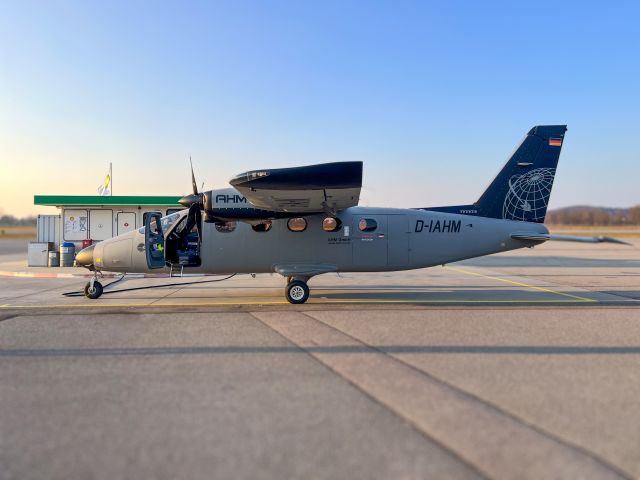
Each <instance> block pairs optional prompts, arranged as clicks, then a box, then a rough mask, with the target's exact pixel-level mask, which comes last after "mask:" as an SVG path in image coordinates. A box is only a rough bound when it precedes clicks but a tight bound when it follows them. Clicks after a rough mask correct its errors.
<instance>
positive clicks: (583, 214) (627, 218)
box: [545, 205, 640, 226]
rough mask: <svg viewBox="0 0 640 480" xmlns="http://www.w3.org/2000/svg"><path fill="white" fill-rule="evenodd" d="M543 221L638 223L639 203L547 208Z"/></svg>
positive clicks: (560, 223)
mask: <svg viewBox="0 0 640 480" xmlns="http://www.w3.org/2000/svg"><path fill="white" fill-rule="evenodd" d="M545 223H548V224H551V225H588V226H591V225H594V226H596V225H602V226H607V225H640V205H637V206H635V207H631V208H607V207H590V206H587V205H578V206H575V207H565V208H558V209H555V210H549V211H548V212H547V218H546V219H545Z"/></svg>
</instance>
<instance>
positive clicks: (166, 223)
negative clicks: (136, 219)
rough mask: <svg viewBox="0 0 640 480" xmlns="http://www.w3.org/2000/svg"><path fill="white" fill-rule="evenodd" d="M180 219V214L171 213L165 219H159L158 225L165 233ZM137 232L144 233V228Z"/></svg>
mask: <svg viewBox="0 0 640 480" xmlns="http://www.w3.org/2000/svg"><path fill="white" fill-rule="evenodd" d="M179 218H180V212H176V213H172V214H171V215H167V216H166V217H162V218H161V219H160V225H162V231H163V232H164V233H167V232H168V231H169V229H170V228H171V227H173V225H174V224H175V223H176V222H177V221H178V219H179ZM138 232H140V233H144V227H141V228H139V229H138Z"/></svg>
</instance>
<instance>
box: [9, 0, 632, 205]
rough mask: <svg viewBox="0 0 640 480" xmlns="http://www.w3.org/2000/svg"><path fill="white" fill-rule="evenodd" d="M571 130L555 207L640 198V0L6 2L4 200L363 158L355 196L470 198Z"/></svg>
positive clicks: (144, 190)
mask: <svg viewBox="0 0 640 480" xmlns="http://www.w3.org/2000/svg"><path fill="white" fill-rule="evenodd" d="M565 123H566V124H568V126H569V131H568V132H567V136H566V141H565V144H564V147H563V151H562V155H561V157H560V165H559V168H558V172H557V176H556V183H555V187H554V191H553V194H552V196H551V202H552V205H551V206H552V207H560V206H567V205H575V204H593V205H605V206H630V205H635V204H638V203H640V188H639V182H638V178H639V176H640V175H639V174H640V149H639V147H638V138H639V137H640V2H602V1H599V2H585V1H579V2H578V1H563V2H560V1H557V0H555V1H552V2H545V1H536V2H513V1H505V2H475V1H474V2H443V1H437V2H427V1H417V2H409V1H389V2H378V1H361V2H351V1H345V0H340V1H335V2H334V1H322V2H312V1H275V2H273V1H255V2H246V1H241V0H233V1H221V2H214V1H206V2H202V3H199V2H163V1H154V2H151V1H149V2H139V1H131V0H127V1H123V2H118V1H107V2H94V1H89V2H87V1H78V2H72V1H55V0H50V1H44V0H43V1H42V2H31V1H27V0H19V1H11V0H8V1H5V2H3V4H2V10H1V12H0V208H1V209H2V210H3V211H4V212H5V213H13V214H16V215H19V216H22V215H27V214H31V213H39V212H44V210H42V208H36V207H34V206H33V195H34V194H94V193H95V192H96V190H97V187H98V186H99V185H100V184H101V182H102V180H103V178H104V176H105V174H106V172H107V169H108V164H109V162H113V173H114V193H115V194H116V195H118V194H119V195H126V194H129V195H134V194H141V195H147V194H166V195H171V194H183V193H188V192H189V190H190V174H189V167H188V156H189V155H191V156H192V157H193V162H194V167H195V170H196V176H197V178H198V182H199V183H201V182H205V188H216V187H223V186H225V185H226V184H227V181H228V179H229V178H230V177H231V176H232V175H234V174H236V173H239V172H242V171H245V170H249V169H254V168H269V167H274V168H275V167H285V166H294V165H304V164H312V163H319V162H328V161H345V160H362V161H364V162H365V175H364V188H363V195H362V202H361V203H362V204H364V205H380V206H397V207H419V206H436V205H445V204H455V203H466V202H472V201H474V200H476V199H477V197H478V196H479V195H480V193H481V192H482V190H483V189H484V188H485V186H486V185H487V184H488V183H489V181H490V180H491V179H492V178H493V176H494V175H495V173H496V172H497V171H498V170H499V168H500V167H501V166H502V164H503V163H504V162H505V161H506V159H507V157H508V156H509V154H510V153H511V152H512V151H513V149H514V148H515V146H516V145H517V144H518V143H519V142H520V141H521V139H522V137H523V135H524V134H525V133H526V132H527V131H528V130H529V129H530V128H531V127H532V126H534V125H537V124H565Z"/></svg>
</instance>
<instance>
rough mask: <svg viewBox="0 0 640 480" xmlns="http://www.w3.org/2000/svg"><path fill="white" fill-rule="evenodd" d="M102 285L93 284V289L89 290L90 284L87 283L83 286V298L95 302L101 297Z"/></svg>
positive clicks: (98, 283)
mask: <svg viewBox="0 0 640 480" xmlns="http://www.w3.org/2000/svg"><path fill="white" fill-rule="evenodd" d="M103 290H104V289H103V288H102V284H101V283H100V282H93V288H91V282H88V283H87V284H86V285H85V286H84V296H85V297H87V298H90V299H91V300H95V299H96V298H98V297H100V296H101V295H102V291H103Z"/></svg>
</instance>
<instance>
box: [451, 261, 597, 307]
mask: <svg viewBox="0 0 640 480" xmlns="http://www.w3.org/2000/svg"><path fill="white" fill-rule="evenodd" d="M444 268H446V269H447V270H452V271H454V272H459V273H464V274H467V275H475V276H477V277H482V278H488V279H491V280H498V281H499V282H505V283H510V284H512V285H518V286H519V287H527V288H530V289H532V290H538V291H540V292H547V293H553V294H555V295H560V296H563V297H569V298H573V299H575V300H577V301H580V302H596V303H598V301H597V300H594V299H593V298H586V297H579V296H578V295H572V294H570V293H564V292H558V291H557V290H551V289H550V288H545V287H537V286H535V285H529V284H528V283H522V282H516V281H514V280H508V279H506V278H501V277H496V276H492V275H485V274H484V273H479V272H474V271H471V270H464V269H462V268H457V267H444Z"/></svg>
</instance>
